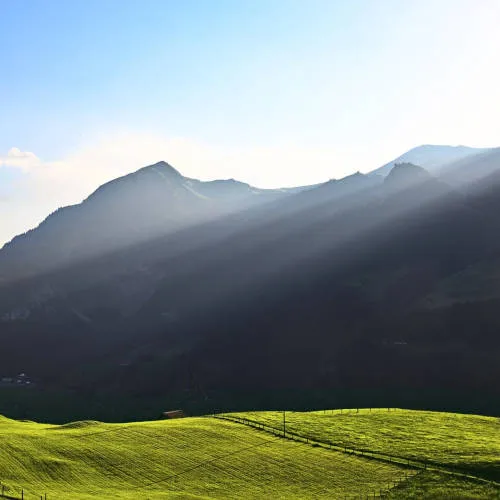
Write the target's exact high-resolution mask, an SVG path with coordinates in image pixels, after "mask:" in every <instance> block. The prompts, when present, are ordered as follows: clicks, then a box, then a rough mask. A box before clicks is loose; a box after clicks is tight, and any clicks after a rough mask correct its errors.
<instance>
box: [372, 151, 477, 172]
mask: <svg viewBox="0 0 500 500" xmlns="http://www.w3.org/2000/svg"><path fill="white" fill-rule="evenodd" d="M486 151H487V149H486V148H470V147H467V146H437V145H431V144H426V145H423V146H418V147H416V148H413V149H410V150H409V151H407V152H406V153H404V154H402V155H401V156H398V157H397V158H395V159H394V160H392V161H390V162H389V163H386V164H385V165H383V166H381V167H379V168H377V169H375V170H373V171H372V172H370V174H373V175H382V176H386V175H388V174H389V172H390V171H391V169H392V168H393V167H394V166H395V165H396V164H397V163H413V164H414V165H418V166H420V167H423V168H425V169H427V170H428V171H429V172H431V173H435V172H437V171H438V170H439V169H440V168H442V167H443V166H445V165H446V164H448V163H452V162H455V161H458V160H461V159H463V158H467V157H470V156H473V155H476V154H480V153H483V152H486Z"/></svg>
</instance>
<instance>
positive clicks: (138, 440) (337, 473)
mask: <svg viewBox="0 0 500 500" xmlns="http://www.w3.org/2000/svg"><path fill="white" fill-rule="evenodd" d="M0 440H1V443H2V453H1V454H0V480H2V481H3V482H4V483H6V484H7V485H9V486H10V488H11V490H10V491H11V492H13V493H15V492H19V491H20V488H21V487H22V488H24V490H25V498H26V499H27V500H30V499H37V500H38V499H39V498H40V495H42V494H44V493H45V492H47V498H48V499H49V500H52V499H57V500H61V499H62V500H65V499H90V498H92V499H96V498H99V499H107V498H110V499H111V498H113V499H117V498H118V499H132V498H133V499H147V498H150V499H160V498H171V497H172V498H175V497H179V498H241V499H248V498H250V499H252V498H255V499H257V498H259V499H260V498H287V499H288V498H292V499H293V498H296V499H302V498H345V496H352V495H360V494H364V495H366V494H373V492H379V491H380V489H382V488H386V487H387V486H388V485H389V484H391V483H392V482H393V481H395V480H397V479H398V478H401V477H402V476H403V475H404V471H403V470H402V469H400V468H398V467H397V466H394V465H390V464H383V463H378V462H376V461H371V460H367V459H362V458H357V457H351V456H348V455H345V454H342V453H338V452H331V451H328V450H323V449H319V448H314V447H312V446H309V445H306V444H301V443H294V442H291V441H287V440H283V439H280V438H277V437H274V436H271V435H269V434H266V433H263V432H259V431H256V430H254V429H252V428H248V427H244V426H241V425H238V424H233V423H230V422H225V421H220V420H216V419H213V418H187V419H179V420H174V421H155V422H139V423H130V424H104V423H99V422H79V423H73V424H69V425H63V426H54V425H45V424H37V423H32V422H18V421H14V420H9V419H5V418H1V419H0Z"/></svg>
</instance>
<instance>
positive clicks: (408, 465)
mask: <svg viewBox="0 0 500 500" xmlns="http://www.w3.org/2000/svg"><path fill="white" fill-rule="evenodd" d="M211 416H212V417H213V418H216V419H220V420H227V421H230V422H235V423H240V424H243V425H247V426H249V427H253V428H255V429H260V430H262V431H264V432H269V433H271V434H273V435H275V436H276V437H279V438H283V439H289V440H291V441H296V442H301V443H305V444H310V445H312V446H314V447H319V448H323V449H327V450H333V451H337V452H342V453H346V454H348V455H354V456H357V457H360V458H364V459H368V460H376V461H378V462H384V463H387V464H394V465H398V466H401V467H403V468H404V469H405V471H404V473H403V474H401V476H399V477H397V478H396V479H394V480H393V481H392V482H390V483H389V484H387V486H384V487H383V488H379V489H376V490H372V491H370V492H365V493H364V494H356V495H349V496H344V497H343V498H345V499H346V500H351V499H363V498H382V497H384V496H386V495H387V494H388V493H389V492H390V490H392V489H393V488H395V487H397V486H399V485H400V484H401V483H403V482H404V481H407V480H408V479H411V478H412V477H414V476H416V475H417V474H420V473H421V472H423V471H424V470H425V469H426V467H422V466H420V467H415V466H414V462H413V461H411V460H405V459H399V460H398V459H396V457H392V456H390V455H385V456H383V454H377V453H376V452H372V451H369V450H356V449H354V448H350V447H348V446H340V445H336V444H334V443H326V442H322V441H317V440H315V439H312V438H310V437H308V436H303V435H301V434H298V433H296V432H293V431H289V430H288V429H286V428H281V429H280V428H277V427H272V426H270V425H266V424H263V423H262V422H257V421H255V420H251V419H247V418H244V417H239V416H236V415H227V414H225V413H219V414H217V413H215V414H213V415H211ZM379 455H380V457H379ZM420 465H422V464H420ZM414 469H417V470H414Z"/></svg>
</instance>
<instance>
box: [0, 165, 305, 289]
mask: <svg viewBox="0 0 500 500" xmlns="http://www.w3.org/2000/svg"><path fill="white" fill-rule="evenodd" d="M302 189H307V187H303V188H295V190H297V191H300V190H302ZM290 192H293V191H292V190H290V191H289V190H287V189H258V188H255V187H252V186H250V185H249V184H246V183H243V182H239V181H236V180H234V179H228V180H216V181H208V182H202V181H199V180H197V179H191V178H187V177H184V176H183V175H181V174H180V173H179V172H178V171H177V170H176V169H175V168H173V167H172V166H171V165H169V164H168V163H166V162H159V163H156V164H154V165H150V166H148V167H144V168H142V169H140V170H138V171H137V172H134V173H131V174H129V175H125V176H123V177H120V178H118V179H115V180H113V181H111V182H108V183H106V184H104V185H103V186H101V187H100V188H99V189H97V190H96V191H95V192H94V193H92V194H91V195H90V196H89V197H88V198H87V199H86V200H84V201H83V202H82V203H80V204H78V205H73V206H68V207H64V208H60V209H59V210H57V211H56V212H54V213H53V214H51V215H50V216H49V217H47V218H46V219H45V220H44V221H43V222H42V223H41V224H40V225H39V226H38V227H37V228H36V229H34V230H31V231H28V232H27V233H25V234H23V235H20V236H17V237H16V238H14V239H13V240H12V241H11V242H10V243H7V244H6V245H5V246H4V248H3V249H2V250H0V282H2V281H7V280H9V279H11V278H13V277H20V276H29V275H31V274H34V273H37V272H45V271H47V270H50V269H52V268H55V267H56V266H61V265H67V264H68V263H70V262H73V261H75V260H78V259H82V258H87V257H91V256H93V255H99V254H102V253H103V252H109V251H112V250H116V249H119V248H122V247H124V246H127V245H131V244H135V243H138V242H141V241H145V240H147V239H151V238H155V237H158V236H160V235H164V234H167V233H169V232H172V231H176V230H179V229H181V228H185V227H188V226H189V225H193V224H196V223H200V222H203V221H206V220H210V219H213V218H215V217H220V216H222V215H224V214H228V213H231V212H234V211H237V210H242V209H245V208H248V207H250V206H255V205H259V204H262V203H265V202H270V201H273V200H276V199H279V198H282V197H284V196H287V195H288V194H289V193H290Z"/></svg>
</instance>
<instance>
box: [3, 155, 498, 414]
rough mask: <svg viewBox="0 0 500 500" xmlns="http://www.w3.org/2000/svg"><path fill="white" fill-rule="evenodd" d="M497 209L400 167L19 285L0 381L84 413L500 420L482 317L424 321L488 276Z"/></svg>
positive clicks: (471, 313)
mask: <svg viewBox="0 0 500 500" xmlns="http://www.w3.org/2000/svg"><path fill="white" fill-rule="evenodd" d="M473 166H474V164H473V163H471V164H470V167H473ZM498 168H500V164H499V165H498ZM497 199H500V184H499V183H498V182H497V181H495V173H493V174H491V177H488V178H485V179H483V180H482V181H478V182H477V184H476V185H475V188H474V190H470V191H464V190H460V191H456V190H454V189H453V188H452V187H450V186H449V185H448V184H446V183H444V182H443V181H442V180H440V179H436V178H435V177H433V176H432V175H430V174H428V173H426V172H425V171H424V170H422V169H421V168H420V167H418V166H415V165H411V164H403V165H398V166H397V167H395V168H394V170H393V171H392V173H391V174H390V175H389V176H388V177H387V178H386V180H385V182H381V181H380V179H379V178H375V179H373V178H372V177H371V176H363V175H361V174H359V175H355V176H351V177H349V178H346V179H343V180H341V181H335V182H329V183H326V184H324V185H321V186H319V187H316V188H312V189H310V190H308V191H304V192H300V193H296V194H293V195H290V196H287V197H284V198H282V199H277V200H274V201H272V202H270V203H268V204H265V205H259V206H256V207H253V208H249V209H246V210H241V211H238V212H237V213H233V214H231V215H228V216H225V217H222V218H218V219H216V220H212V221H210V222H206V223H204V224H201V225H196V226H193V227H192V228H186V229H183V230H182V231H179V232H176V233H175V234H169V235H166V236H163V237H161V238H157V239H155V240H152V241H148V242H144V243H140V244H138V245H137V246H135V247H129V248H126V249H123V250H121V251H120V252H115V253H112V254H109V255H107V256H101V257H99V258H93V259H89V260H87V261H85V262H84V261H82V262H80V263H79V264H78V265H72V266H70V267H68V268H67V269H65V270H64V271H62V270H61V271H59V272H58V273H49V274H46V275H45V276H40V277H38V278H34V279H31V280H27V281H25V282H19V283H18V284H17V285H16V286H15V287H14V286H10V287H8V288H4V289H3V290H2V289H0V315H1V317H2V318H3V319H2V323H1V331H0V340H1V342H2V345H3V346H6V348H5V350H4V353H5V358H6V360H5V363H4V367H5V368H4V369H6V370H9V371H12V372H16V371H20V370H22V371H29V372H30V373H33V374H35V375H36V376H37V377H38V379H39V380H40V384H41V385H42V386H45V387H52V388H54V389H57V390H62V389H64V388H66V389H67V388H69V387H71V388H73V390H74V391H76V392H77V393H78V394H85V395H86V397H89V398H93V397H95V396H96V395H100V396H103V395H105V394H122V395H123V396H124V397H133V398H137V399H138V400H145V399H147V398H161V397H167V396H168V397H172V398H174V397H177V396H175V395H179V394H182V395H184V396H185V395H186V394H188V395H189V398H191V401H196V402H197V403H196V404H198V405H199V406H198V407H203V406H204V407H206V408H208V407H212V408H213V405H218V404H222V402H223V401H225V402H226V403H225V404H228V401H229V404H235V401H237V399H238V397H239V396H234V395H235V394H240V395H241V394H246V395H248V394H253V395H254V396H255V398H254V399H252V401H254V403H253V404H255V405H257V406H258V405H259V404H264V400H265V403H266V404H267V405H269V401H270V399H269V397H271V396H269V394H273V396H272V398H271V401H275V404H276V405H278V404H279V401H284V398H288V399H287V401H293V404H294V406H295V407H300V406H301V405H306V404H311V403H310V402H311V401H312V400H314V401H317V402H318V403H319V402H320V401H321V404H324V405H326V404H327V402H328V401H329V402H330V403H329V404H334V402H333V401H334V399H335V398H336V397H340V396H338V394H340V393H341V392H342V391H347V392H343V393H342V394H344V395H343V396H342V397H343V398H348V397H351V396H348V395H349V394H350V395H355V394H358V393H361V392H363V391H365V392H363V394H365V395H366V394H369V395H371V396H370V397H373V398H375V397H379V398H380V399H379V402H378V403H377V404H383V403H382V401H383V402H386V401H388V400H391V401H392V403H391V404H398V401H399V402H401V401H402V400H403V399H404V401H405V404H406V405H418V406H435V405H436V404H440V405H441V406H440V407H441V408H445V407H447V408H448V409H452V408H456V409H462V410H469V411H471V410H476V411H489V412H498V411H500V408H499V407H498V404H496V403H495V401H498V396H499V394H498V387H497V383H496V380H497V379H498V377H499V376H500V372H499V368H498V363H497V361H498V356H499V354H500V344H499V340H498V335H497V334H496V332H497V331H498V330H497V327H498V325H497V323H498V321H497V314H496V310H497V307H498V304H497V302H495V300H489V301H487V302H485V301H484V296H483V295H480V294H477V295H475V296H474V295H472V296H470V295H469V297H468V301H469V303H468V304H459V305H458V306H454V309H450V308H449V307H448V304H446V305H445V307H438V308H434V309H429V308H428V307H423V306H422V304H425V300H424V299H425V298H426V297H428V296H429V294H432V293H433V290H437V289H438V288H439V286H440V284H441V283H445V282H446V280H448V279H450V277H452V276H456V275H459V274H460V273H461V272H462V271H463V270H464V269H467V268H469V267H470V266H476V265H479V263H481V262H483V261H487V260H488V259H492V258H495V257H497V258H498V256H499V255H500V222H499V221H498V218H497V217H496V213H497V211H496V210H495V207H496V201H495V200H497ZM26 345H30V349H29V351H27V350H26V349H25V346H26ZM48 360H50V361H48ZM61 373H64V374H65V375H64V378H61ZM322 391H323V392H322ZM339 391H340V392H339ZM360 391H361V392H360ZM433 391H434V392H433ZM436 391H437V393H438V394H445V396H443V397H441V398H439V397H437V398H436V397H435V396H432V395H430V393H433V394H436ZM291 393H292V394H295V396H294V397H293V396H290V394H291ZM313 393H314V394H316V399H314V398H313V397H312V394H313ZM230 394H232V395H233V396H230ZM304 394H307V397H306V396H304ZM346 394H347V396H346ZM377 394H378V396H375V395H377ZM454 394H455V395H457V396H456V399H454V400H453V396H452V395H454ZM259 395H260V396H259ZM184 396H183V397H184ZM353 397H354V396H353ZM266 398H268V399H267V400H266ZM332 398H333V399H332ZM391 398H392V399H391ZM398 398H399V399H398ZM402 398H403V399H402ZM250 400H251V399H247V404H250V403H248V401H250ZM259 400H260V403H258V402H256V401H259ZM305 401H309V403H306V402H305ZM351 401H352V400H351ZM456 401H460V404H461V405H463V406H462V408H457V406H456V405H457V403H456ZM478 401H480V403H478ZM436 402H438V403H436ZM335 404H337V403H335ZM339 404H344V403H339ZM478 404H479V405H482V406H477V405H478ZM374 405H375V402H374Z"/></svg>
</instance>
